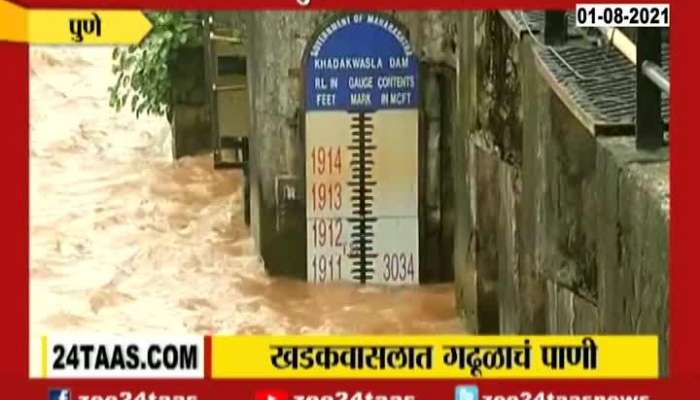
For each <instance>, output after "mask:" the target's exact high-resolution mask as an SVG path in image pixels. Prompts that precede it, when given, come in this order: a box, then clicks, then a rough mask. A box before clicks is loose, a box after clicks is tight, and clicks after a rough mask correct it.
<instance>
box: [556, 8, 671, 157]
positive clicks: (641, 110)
mask: <svg viewBox="0 0 700 400" xmlns="http://www.w3.org/2000/svg"><path fill="white" fill-rule="evenodd" d="M544 21H545V26H544V42H545V44H546V45H548V46H558V45H563V44H565V43H566V41H567V34H568V26H567V25H568V24H567V16H566V12H565V11H545V19H544ZM599 30H600V31H601V32H602V34H603V36H604V37H606V38H607V39H608V41H609V42H610V44H612V45H613V46H615V47H616V48H617V49H618V50H619V51H620V52H621V53H622V54H623V55H624V56H625V57H627V59H629V60H630V61H631V62H632V63H633V64H635V67H636V75H637V76H636V78H637V88H636V92H637V95H636V97H637V100H636V102H637V104H636V119H635V135H636V145H637V148H639V149H645V150H654V149H658V148H660V147H663V146H664V145H665V144H666V142H665V140H664V131H665V122H664V119H663V115H662V111H661V98H662V92H663V93H665V94H667V95H670V94H671V84H670V82H669V78H668V75H667V74H666V72H665V71H664V70H663V69H662V68H661V44H662V43H661V42H662V40H661V28H638V29H637V42H636V44H635V43H634V42H632V41H631V40H629V39H628V38H627V37H626V36H625V35H624V34H623V33H622V32H621V31H619V30H618V29H615V28H599Z"/></svg>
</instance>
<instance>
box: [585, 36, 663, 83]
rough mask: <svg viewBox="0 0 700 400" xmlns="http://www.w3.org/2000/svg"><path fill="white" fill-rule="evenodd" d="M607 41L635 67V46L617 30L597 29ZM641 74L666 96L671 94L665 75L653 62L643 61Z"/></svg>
mask: <svg viewBox="0 0 700 400" xmlns="http://www.w3.org/2000/svg"><path fill="white" fill-rule="evenodd" d="M598 29H599V30H600V31H601V32H602V33H603V35H604V36H605V37H606V38H607V39H608V41H609V42H610V43H611V44H612V45H613V46H615V48H617V49H618V50H619V51H620V53H622V54H623V55H624V56H625V57H627V59H628V60H630V61H632V64H634V65H637V45H636V44H634V42H633V41H632V40H630V38H628V37H627V36H626V35H625V34H624V33H622V31H621V30H619V29H617V28H605V27H599V28H598ZM642 72H643V73H644V76H646V77H647V78H649V79H650V80H651V81H652V82H654V84H655V85H656V86H658V87H659V89H661V90H663V91H664V92H665V93H666V94H670V93H671V83H670V82H669V80H668V76H666V73H665V72H664V71H663V70H662V69H661V67H659V66H658V65H656V64H655V63H653V62H650V61H648V60H647V61H644V62H643V63H642Z"/></svg>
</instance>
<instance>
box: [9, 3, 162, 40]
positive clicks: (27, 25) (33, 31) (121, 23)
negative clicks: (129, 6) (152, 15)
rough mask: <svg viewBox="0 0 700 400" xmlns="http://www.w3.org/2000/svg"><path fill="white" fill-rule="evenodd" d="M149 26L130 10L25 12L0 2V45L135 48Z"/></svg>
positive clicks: (136, 13)
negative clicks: (103, 45) (8, 42)
mask: <svg viewBox="0 0 700 400" xmlns="http://www.w3.org/2000/svg"><path fill="white" fill-rule="evenodd" d="M152 27H153V26H152V24H151V22H150V21H149V20H148V18H146V16H145V15H144V14H143V13H142V12H140V11H133V10H59V9H56V10H43V9H36V10H33V9H26V8H24V7H21V6H19V5H16V4H13V3H11V2H8V1H5V0H0V41H10V42H28V43H31V44H115V45H118V44H137V43H139V42H141V40H143V38H144V37H146V35H148V33H149V32H150V31H151V29H152Z"/></svg>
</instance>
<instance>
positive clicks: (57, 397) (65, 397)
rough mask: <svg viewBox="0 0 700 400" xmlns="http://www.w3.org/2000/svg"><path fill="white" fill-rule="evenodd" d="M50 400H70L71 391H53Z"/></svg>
mask: <svg viewBox="0 0 700 400" xmlns="http://www.w3.org/2000/svg"><path fill="white" fill-rule="evenodd" d="M49 400H70V390H68V389H51V390H49Z"/></svg>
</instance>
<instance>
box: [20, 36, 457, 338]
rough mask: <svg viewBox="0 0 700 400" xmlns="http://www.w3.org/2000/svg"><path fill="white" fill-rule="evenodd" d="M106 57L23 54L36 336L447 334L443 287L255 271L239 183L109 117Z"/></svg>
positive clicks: (90, 51)
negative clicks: (316, 279) (27, 77)
mask: <svg viewBox="0 0 700 400" xmlns="http://www.w3.org/2000/svg"><path fill="white" fill-rule="evenodd" d="M113 82H114V77H113V76H112V73H111V49H110V48H106V47H101V48H98V47H95V48H81V49H68V48H60V47H57V48H42V47H35V48H33V49H32V51H31V106H30V107H31V108H30V112H31V138H30V139H31V144H30V150H31V156H30V196H31V201H30V203H31V204H30V235H31V237H30V254H31V255H30V268H31V272H30V274H31V300H30V303H31V307H30V309H31V311H30V312H31V314H30V319H31V331H32V335H40V334H52V333H58V332H71V333H72V332H76V333H77V332H92V333H114V334H126V333H137V334H138V333H144V334H179V333H194V334H213V333H230V334H311V333H321V334H324V333H348V334H351V333H368V334H375V333H455V332H462V331H463V328H462V325H461V323H460V321H459V320H458V319H457V317H456V312H455V309H454V300H453V298H454V295H453V287H452V285H434V286H423V287H411V288H382V287H361V286H357V285H350V284H346V285H325V286H324V285H318V286H317V285H311V284H307V283H305V282H300V281H294V280H290V279H280V278H271V277H269V276H267V275H266V274H265V271H264V268H263V266H262V263H261V262H260V261H259V260H258V258H257V256H256V255H255V251H254V248H253V247H254V244H253V241H252V239H251V238H250V236H249V234H248V230H247V228H246V226H245V224H244V223H243V216H242V205H241V194H242V190H241V182H242V177H241V174H240V173H239V172H237V171H215V170H214V169H213V168H212V162H211V157H210V156H209V155H202V156H198V157H190V158H185V159H182V160H178V161H173V160H172V159H171V156H170V154H171V150H170V139H169V128H168V125H167V122H166V121H165V120H164V119H163V118H156V117H143V116H142V117H141V118H140V119H138V120H137V119H136V118H135V117H134V116H133V115H132V114H130V113H129V112H128V111H123V112H120V113H116V112H115V111H113V110H112V109H110V108H109V105H108V92H107V87H108V86H109V85H111V84H112V83H113Z"/></svg>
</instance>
